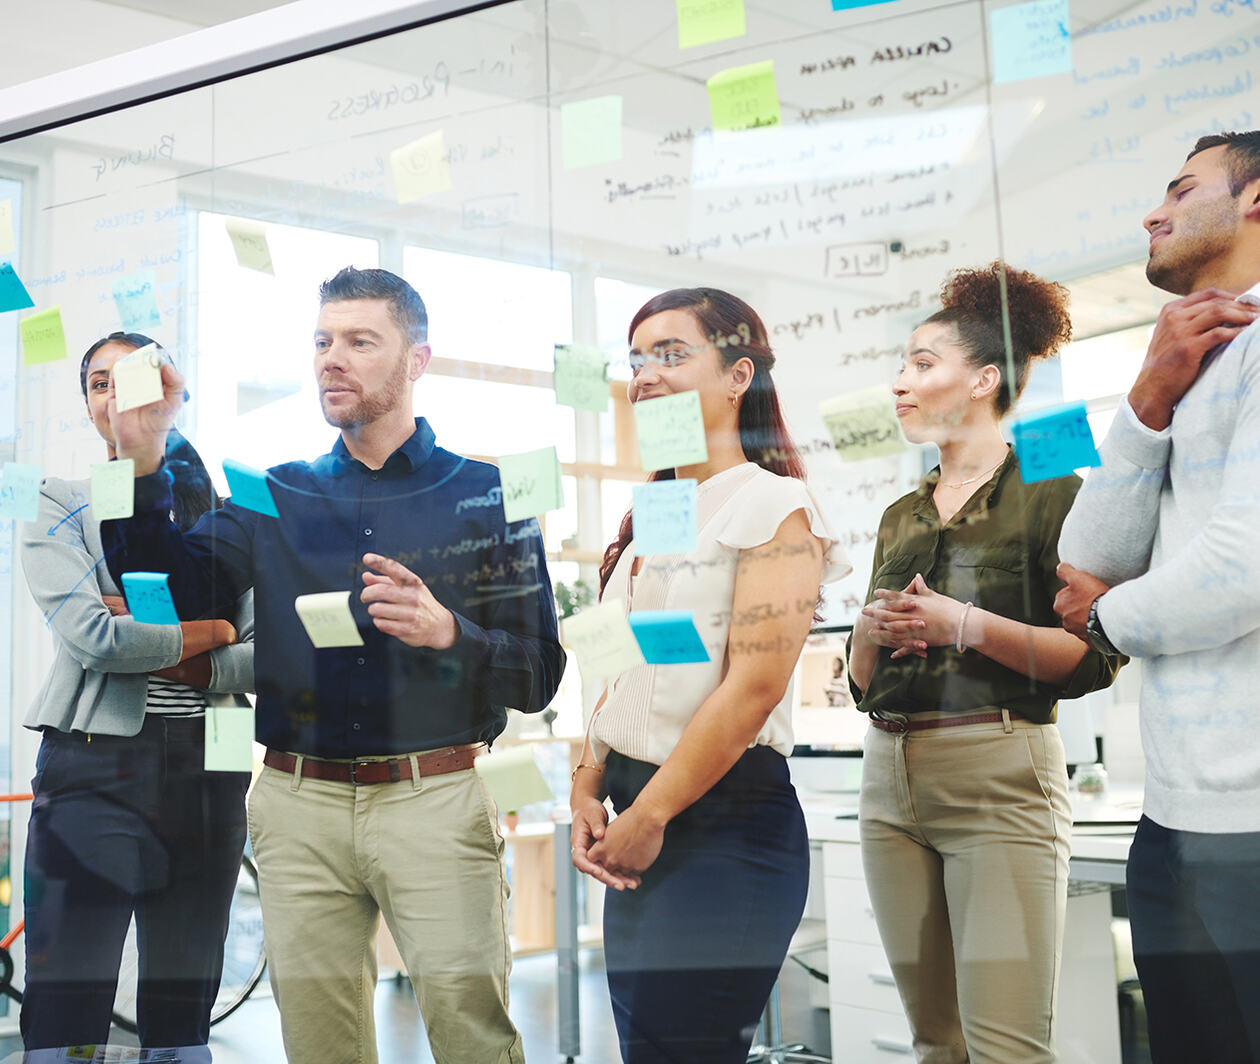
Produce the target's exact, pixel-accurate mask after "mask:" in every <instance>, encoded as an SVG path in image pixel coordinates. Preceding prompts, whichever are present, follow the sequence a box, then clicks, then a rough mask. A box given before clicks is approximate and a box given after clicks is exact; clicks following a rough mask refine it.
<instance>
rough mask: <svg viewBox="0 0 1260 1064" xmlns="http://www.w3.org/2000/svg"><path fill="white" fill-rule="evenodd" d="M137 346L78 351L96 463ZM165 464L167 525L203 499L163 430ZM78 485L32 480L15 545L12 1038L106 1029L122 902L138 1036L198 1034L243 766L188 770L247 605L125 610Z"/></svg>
mask: <svg viewBox="0 0 1260 1064" xmlns="http://www.w3.org/2000/svg"><path fill="white" fill-rule="evenodd" d="M151 342H152V341H150V340H149V338H148V337H146V336H141V335H139V334H136V333H113V334H111V335H110V336H108V337H106V338H105V339H103V340H100V341H98V342H97V343H95V344H93V345H92V347H91V348H89V349H88V352H87V354H85V355H84V357H83V363H82V366H81V369H80V383H81V385H82V388H83V395H84V399H85V400H86V403H87V412H88V417H89V418H90V419H91V421H92V423H93V424H94V425H95V426H96V430H97V432H99V433H100V435H101V437H102V438H103V439H104V441H105V444H106V450H107V452H108V457H109V458H110V459H111V460H113V459H114V458H115V453H114V444H113V439H112V436H111V433H110V425H109V418H108V416H107V414H106V410H105V404H106V402H107V400H108V398H109V395H110V393H111V388H112V386H111V381H110V372H111V368H112V367H113V365H114V363H115V362H116V361H117V360H118V359H119V358H122V357H124V356H125V355H128V354H130V353H131V352H132V351H134V350H136V349H137V348H140V347H143V346H145V345H147V344H149V343H151ZM166 467H167V469H168V470H169V472H170V473H171V475H172V477H173V478H174V482H175V500H176V502H175V508H176V514H175V517H176V520H177V521H178V522H179V524H180V526H181V527H188V526H189V525H191V524H193V523H194V522H195V521H196V520H197V518H198V517H199V516H200V515H201V514H202V513H203V512H204V511H205V510H208V509H210V508H212V507H214V506H217V505H218V500H217V498H216V496H215V494H214V489H213V487H212V486H211V484H210V478H209V476H208V475H207V474H206V469H205V466H204V465H203V464H202V462H201V459H200V457H199V456H198V455H197V452H196V451H195V450H193V448H192V446H191V445H190V444H189V443H188V442H187V440H184V439H183V437H180V436H178V434H176V433H172V438H171V443H170V444H169V445H168V448H167V460H166ZM89 497H90V486H89V482H88V481H63V480H57V479H54V478H51V477H50V478H48V479H47V480H45V481H44V484H43V488H42V490H41V493H40V511H39V519H38V520H37V521H36V522H34V523H31V522H27V523H26V525H25V535H24V537H23V543H22V565H23V569H24V571H25V574H26V581H27V584H28V585H29V586H30V589H31V594H32V595H33V596H34V597H35V601H36V603H37V605H38V606H39V608H40V609H41V610H42V611H43V615H44V621H45V624H46V625H47V627H48V629H49V631H50V632H51V633H52V636H53V642H54V645H55V656H54V659H53V666H52V669H51V671H50V672H49V674H48V678H47V679H46V680H45V682H44V685H43V687H42V688H41V689H40V692H39V694H38V696H37V697H36V699H35V703H34V705H33V706H32V707H31V710H30V712H29V713H28V715H27V718H26V721H25V724H26V726H27V727H28V728H34V729H38V730H40V731H41V732H42V733H43V740H42V742H41V744H40V749H39V754H38V757H37V759H36V762H35V776H34V778H33V780H32V781H31V787H32V789H33V790H34V792H35V800H34V803H33V805H32V809H31V821H30V827H29V831H28V835H27V847H26V873H25V906H26V997H25V1000H24V1001H23V1003H22V1017H21V1026H22V1036H23V1040H24V1042H25V1045H26V1048H27V1049H28V1050H32V1049H44V1048H56V1047H64V1046H68V1045H84V1044H88V1045H91V1044H101V1043H104V1042H105V1041H106V1039H107V1038H108V1034H109V1026H110V1012H111V1008H112V1005H113V1000H114V991H115V986H116V983H117V980H118V966H119V960H120V957H121V953H122V947H123V942H124V939H125V937H126V933H127V928H128V924H129V923H130V921H131V918H132V916H133V915H134V917H135V921H136V937H137V945H138V949H139V953H140V970H139V987H138V997H137V1003H136V1005H137V1023H138V1026H139V1032H140V1042H141V1045H142V1046H152V1047H165V1046H199V1045H205V1043H206V1041H207V1039H208V1037H209V1030H210V1007H211V1005H212V1004H213V1002H214V997H215V994H216V993H217V992H218V987H219V977H220V975H221V973H222V968H223V940H224V937H225V935H226V933H227V922H228V911H229V907H230V903H231V897H232V891H233V889H234V886H235V883H236V876H237V870H238V868H239V867H240V861H241V853H242V851H243V849H244V845H245V810H244V797H245V791H246V788H247V787H248V785H249V779H250V774H249V773H248V772H207V771H206V770H205V768H204V758H205V720H206V708H207V706H211V705H220V704H229V705H232V704H240V705H247V704H248V702H247V700H246V699H245V697H244V695H243V693H242V692H245V691H250V690H252V689H253V684H254V656H253V602H252V599H248V598H246V599H242V600H241V601H240V602H239V603H238V604H237V607H238V611H237V614H236V616H235V617H234V618H233V619H232V620H231V621H229V620H228V619H226V618H206V619H198V620H190V621H182V622H181V623H180V624H179V625H159V624H141V623H139V622H137V621H135V620H134V619H133V618H132V617H131V616H130V615H129V614H128V611H127V607H126V603H125V601H124V599H123V597H122V595H121V592H120V591H119V589H118V588H117V587H116V586H115V585H114V583H113V581H112V580H111V578H110V574H109V569H108V567H107V566H105V565H103V564H102V562H103V560H104V557H103V554H102V550H101V539H100V524H99V522H98V521H97V520H96V518H95V517H94V516H93V514H92V507H91V503H90V501H89ZM190 1059H191V1058H190ZM206 1059H208V1053H207V1054H206Z"/></svg>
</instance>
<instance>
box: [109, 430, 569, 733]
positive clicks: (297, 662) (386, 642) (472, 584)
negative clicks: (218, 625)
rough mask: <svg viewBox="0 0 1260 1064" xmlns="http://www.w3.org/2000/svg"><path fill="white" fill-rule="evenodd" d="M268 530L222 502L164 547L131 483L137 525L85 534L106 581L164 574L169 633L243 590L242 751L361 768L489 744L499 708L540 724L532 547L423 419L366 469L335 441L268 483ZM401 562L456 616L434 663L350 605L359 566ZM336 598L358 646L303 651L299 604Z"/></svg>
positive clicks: (163, 533)
mask: <svg viewBox="0 0 1260 1064" xmlns="http://www.w3.org/2000/svg"><path fill="white" fill-rule="evenodd" d="M267 482H268V485H269V486H270V488H271V493H272V496H273V497H274V499H275V503H276V509H277V510H278V511H279V514H280V516H279V518H278V519H277V518H274V517H267V516H264V515H262V514H259V513H256V512H255V511H253V510H247V509H245V508H244V507H241V506H236V505H234V504H233V503H232V502H231V501H229V502H227V503H226V504H225V505H224V506H223V508H222V509H219V510H215V511H211V512H209V513H207V514H206V515H205V516H204V517H202V518H201V520H199V521H198V522H197V524H196V525H195V526H193V528H191V529H190V530H189V531H188V532H186V533H184V534H183V535H181V534H180V532H179V530H178V529H177V528H176V526H175V525H174V523H173V522H172V521H171V519H170V510H171V489H170V477H169V475H168V474H166V472H165V471H164V470H160V471H159V472H157V473H155V474H153V475H152V476H148V477H139V478H137V479H136V485H135V486H136V495H135V514H134V516H133V517H132V518H130V519H128V520H124V521H104V522H102V523H101V538H102V541H103V544H104V548H105V556H106V558H107V559H108V564H109V568H110V572H111V573H113V574H114V577H115V579H116V580H119V586H122V585H121V580H120V577H121V575H122V574H123V573H125V572H132V571H136V570H142V571H145V570H147V571H150V572H165V573H169V574H170V587H171V594H172V596H173V597H174V600H175V606H176V609H177V610H178V612H179V615H180V617H181V618H185V619H192V618H198V617H207V616H230V613H231V608H232V605H233V603H234V602H235V601H236V599H237V598H238V597H239V596H240V595H241V594H242V593H243V592H244V591H245V590H246V589H247V588H250V587H252V588H253V589H254V616H255V634H254V641H255V643H254V673H255V681H256V688H257V691H258V705H257V710H258V712H257V737H258V741H259V742H261V743H264V744H265V745H267V746H269V747H272V748H274V749H278V750H288V751H292V752H294V753H301V754H311V755H314V756H317V757H363V756H371V755H381V754H399V753H406V752H409V751H414V750H428V749H433V748H436V747H443V746H453V745H456V744H459V743H470V742H478V741H481V740H491V739H493V738H494V737H495V736H497V735H498V734H499V733H500V732H501V731H502V730H503V728H504V726H505V724H506V722H507V714H506V711H505V708H506V707H511V708H514V709H518V710H521V711H523V712H526V713H532V712H536V711H538V710H541V709H543V708H544V707H545V706H546V705H547V703H548V702H550V701H551V699H552V697H553V696H554V695H555V693H556V689H557V687H558V686H559V684H560V676H561V674H562V673H563V671H564V652H563V651H562V649H561V647H560V643H559V638H558V631H557V625H556V613H555V600H554V598H553V597H552V593H551V583H550V580H549V579H548V576H547V563H546V558H545V555H544V551H543V543H542V536H541V535H540V534H539V530H538V524H537V522H536V521H534V520H533V519H530V520H527V521H518V522H514V523H512V524H507V523H506V522H505V521H504V517H503V506H502V502H501V489H500V483H499V472H498V470H497V469H495V468H494V467H493V466H490V465H486V464H485V463H482V462H473V461H470V460H468V459H466V458H462V457H460V456H459V455H456V454H452V453H451V452H450V451H447V450H444V449H443V448H441V447H438V446H436V444H435V440H434V435H433V430H432V429H431V428H430V427H429V425H428V423H427V422H426V421H425V420H424V419H423V418H417V419H416V431H415V432H414V433H413V434H412V436H411V437H410V438H409V439H408V440H407V442H406V443H404V444H403V445H402V446H401V447H400V448H399V449H398V450H397V451H395V452H394V453H393V454H392V455H390V457H389V459H388V460H387V461H386V462H385V464H384V465H383V466H382V467H381V468H380V469H379V470H371V469H368V468H367V466H365V465H363V463H361V462H359V461H358V460H357V459H355V458H353V457H351V455H350V453H349V451H348V450H347V449H346V446H345V444H344V443H343V442H342V440H341V439H340V438H338V440H337V443H336V444H335V445H334V447H333V449H332V451H331V452H330V453H329V454H326V455H323V456H321V457H320V458H319V459H317V460H316V461H314V462H291V463H289V464H287V465H282V466H276V467H275V468H273V469H271V470H269V472H268V477H267ZM369 553H371V554H381V555H384V556H386V557H389V558H393V559H395V560H396V561H398V562H401V563H402V564H403V565H405V566H406V567H407V568H408V569H410V570H411V571H412V572H414V573H415V574H417V575H418V576H419V577H420V578H421V579H423V580H424V582H425V583H426V584H427V585H428V587H429V589H430V590H431V591H432V592H433V594H434V596H435V597H436V598H437V600H438V601H439V602H441V603H442V604H443V605H444V606H446V607H447V608H448V609H449V610H451V612H452V613H454V615H455V619H456V622H457V624H458V626H459V636H458V638H457V640H456V642H455V645H454V646H453V647H451V648H450V649H448V650H432V649H428V648H415V647H410V646H407V645H406V644H405V643H403V642H402V641H401V640H399V639H397V638H395V637H394V636H389V635H384V634H383V633H381V632H380V631H378V630H377V629H376V627H375V626H374V625H373V624H372V620H371V617H370V616H369V614H368V612H367V607H366V606H365V605H364V604H363V603H362V601H361V600H360V598H359V593H360V592H361V591H362V590H363V587H364V584H363V580H362V573H363V570H364V567H363V564H362V559H363V555H364V554H369ZM345 590H349V591H350V592H351V594H350V609H351V613H352V614H353V616H354V620H355V623H356V625H357V626H358V629H359V634H360V635H361V636H362V638H363V646H361V647H331V648H326V649H322V650H317V649H316V648H315V647H313V646H312V645H311V641H310V639H309V638H308V637H307V634H306V630H305V629H304V628H303V627H302V623H301V621H300V620H299V618H298V615H297V612H296V611H295V609H294V605H293V603H294V600H295V599H296V598H297V597H298V596H299V595H308V594H312V593H315V592H321V591H345Z"/></svg>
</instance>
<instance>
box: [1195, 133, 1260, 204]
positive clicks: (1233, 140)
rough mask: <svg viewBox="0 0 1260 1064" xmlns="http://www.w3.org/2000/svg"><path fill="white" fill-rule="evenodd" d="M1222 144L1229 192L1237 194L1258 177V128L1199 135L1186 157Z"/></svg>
mask: <svg viewBox="0 0 1260 1064" xmlns="http://www.w3.org/2000/svg"><path fill="white" fill-rule="evenodd" d="M1222 146H1223V147H1224V148H1225V171H1226V173H1228V174H1229V194H1230V195H1231V196H1237V195H1238V193H1240V192H1241V191H1242V190H1243V189H1244V188H1246V187H1247V185H1248V184H1249V183H1250V182H1252V181H1254V180H1256V178H1260V129H1252V130H1248V131H1247V132H1246V133H1213V134H1212V135H1211V136H1208V137H1200V138H1199V139H1198V140H1197V141H1195V144H1194V148H1193V150H1191V152H1190V154H1189V155H1187V156H1186V158H1187V159H1193V158H1194V157H1195V156H1196V155H1198V154H1199V152H1201V151H1206V150H1207V149H1208V148H1219V147H1222Z"/></svg>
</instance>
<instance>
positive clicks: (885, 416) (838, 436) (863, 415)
mask: <svg viewBox="0 0 1260 1064" xmlns="http://www.w3.org/2000/svg"><path fill="white" fill-rule="evenodd" d="M818 412H819V414H821V415H822V419H823V424H824V425H826V426H827V432H828V433H829V434H830V435H831V443H832V445H833V446H834V447H835V449H836V454H837V455H838V456H839V457H840V458H841V459H843V460H844V461H846V462H856V461H860V460H861V459H864V458H880V457H883V456H884V455H889V454H897V453H898V452H900V451H904V450H905V449H906V443H905V440H904V439H903V438H902V435H901V426H900V425H899V424H898V423H897V415H896V413H895V412H894V407H893V397H892V393H891V392H890V391H889V390H888V389H887V388H882V387H876V388H865V389H863V390H861V391H857V392H849V393H847V394H845V395H838V396H836V397H835V398H833V399H827V400H825V401H824V402H822V403H820V404H819V406H818Z"/></svg>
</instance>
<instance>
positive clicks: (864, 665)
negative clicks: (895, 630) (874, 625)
mask: <svg viewBox="0 0 1260 1064" xmlns="http://www.w3.org/2000/svg"><path fill="white" fill-rule="evenodd" d="M878 660H879V647H878V646H876V645H875V644H874V643H872V642H871V641H870V640H869V639H867V638H866V618H865V617H859V618H858V621H857V624H855V625H854V626H853V643H852V650H851V656H850V658H849V675H850V676H851V677H852V678H853V682H854V683H855V684H857V686H858V688H859V689H860V690H861V691H862V692H863V693H865V691H866V689H867V688H868V687H870V685H871V677H872V676H874V675H875V663H876V662H877V661H878Z"/></svg>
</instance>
